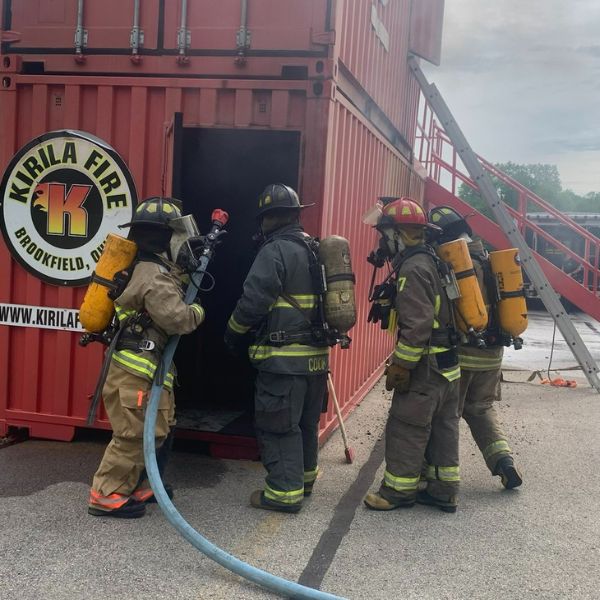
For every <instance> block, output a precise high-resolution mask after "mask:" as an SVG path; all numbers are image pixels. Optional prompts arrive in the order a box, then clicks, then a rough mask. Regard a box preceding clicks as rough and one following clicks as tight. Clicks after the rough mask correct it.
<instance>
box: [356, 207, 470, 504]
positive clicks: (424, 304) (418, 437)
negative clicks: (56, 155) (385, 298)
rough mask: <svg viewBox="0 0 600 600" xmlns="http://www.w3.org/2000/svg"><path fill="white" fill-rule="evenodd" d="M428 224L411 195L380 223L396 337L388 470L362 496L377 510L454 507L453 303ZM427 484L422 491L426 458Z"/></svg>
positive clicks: (456, 372)
mask: <svg viewBox="0 0 600 600" xmlns="http://www.w3.org/2000/svg"><path fill="white" fill-rule="evenodd" d="M428 227H430V226H429V225H428V223H427V220H426V216H425V214H424V212H423V210H422V209H421V207H420V206H419V205H418V204H417V203H416V202H415V201H413V200H411V199H410V198H401V199H399V200H395V201H392V202H390V203H388V204H387V205H385V206H384V207H383V210H382V216H381V217H380V218H379V222H378V224H377V229H378V231H379V232H380V234H381V235H382V238H383V243H382V244H381V245H380V247H381V248H385V249H386V250H385V252H386V253H387V258H388V259H389V260H391V264H392V268H393V269H394V271H395V273H396V293H395V300H394V307H395V313H396V319H397V329H398V331H397V343H396V347H395V350H394V353H393V354H392V356H391V358H390V362H389V365H388V367H387V369H386V389H388V390H394V395H393V397H392V406H391V408H390V413H389V416H388V421H387V425H386V433H385V440H386V442H385V443H386V447H385V461H386V467H385V473H384V478H383V481H382V483H381V486H380V488H379V491H378V492H376V493H370V494H367V496H366V497H365V499H364V502H365V504H366V505H367V507H368V508H371V509H373V510H392V509H395V508H399V507H410V506H413V505H414V504H415V502H418V503H420V504H428V505H432V506H437V507H439V508H440V509H441V510H443V511H445V512H455V511H456V507H457V492H458V485H459V480H460V477H459V467H458V422H459V414H458V389H459V388H458V385H459V378H460V368H459V366H458V356H457V352H456V347H455V336H456V334H455V330H454V324H453V314H452V306H451V303H450V301H449V299H448V297H447V294H446V291H445V288H444V286H443V281H444V280H443V279H442V276H441V274H440V273H441V272H440V269H441V266H440V264H439V259H438V258H437V256H436V255H435V252H434V251H433V249H432V248H431V247H430V246H428V245H427V244H426V243H425V233H426V229H427V228H428ZM425 460H426V461H427V464H428V468H427V473H426V477H427V487H426V489H424V490H422V491H419V492H417V490H418V485H419V481H420V478H421V471H422V466H423V463H424V461H425Z"/></svg>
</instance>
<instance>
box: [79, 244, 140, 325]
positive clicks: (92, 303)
mask: <svg viewBox="0 0 600 600" xmlns="http://www.w3.org/2000/svg"><path fill="white" fill-rule="evenodd" d="M136 252H137V246H136V244H135V242H132V241H131V240H127V239H125V238H123V237H121V236H120V235H116V234H113V233H109V234H108V237H107V238H106V243H105V245H104V250H103V251H102V255H101V256H100V260H98V264H97V265H96V270H95V271H94V274H93V275H92V281H91V283H90V285H89V287H88V289H87V292H86V293H85V296H84V298H83V303H82V305H81V308H80V309H79V320H80V321H81V325H82V326H83V328H84V329H85V330H86V331H89V332H91V333H100V332H102V331H104V330H105V329H106V328H107V327H108V325H109V324H110V321H111V319H112V316H113V313H114V310H115V308H114V304H113V301H112V299H111V298H110V297H109V296H108V294H109V292H110V291H111V289H112V288H113V287H114V284H113V278H114V276H115V275H116V274H117V273H119V272H121V271H123V270H125V269H127V267H129V265H130V264H131V263H132V262H133V259H134V258H135V254H136Z"/></svg>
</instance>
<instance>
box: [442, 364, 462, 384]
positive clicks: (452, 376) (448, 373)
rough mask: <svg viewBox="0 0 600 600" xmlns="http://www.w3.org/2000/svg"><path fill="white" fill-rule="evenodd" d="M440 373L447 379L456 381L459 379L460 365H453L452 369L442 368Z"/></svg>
mask: <svg viewBox="0 0 600 600" xmlns="http://www.w3.org/2000/svg"><path fill="white" fill-rule="evenodd" d="M442 375H443V376H444V377H445V378H446V379H447V380H448V381H456V380H457V379H460V367H453V368H452V369H442Z"/></svg>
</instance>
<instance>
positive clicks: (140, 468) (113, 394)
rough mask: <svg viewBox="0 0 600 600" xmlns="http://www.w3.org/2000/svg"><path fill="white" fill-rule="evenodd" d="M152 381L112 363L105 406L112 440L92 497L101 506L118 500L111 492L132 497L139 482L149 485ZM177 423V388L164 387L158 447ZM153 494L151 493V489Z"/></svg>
mask: <svg viewBox="0 0 600 600" xmlns="http://www.w3.org/2000/svg"><path fill="white" fill-rule="evenodd" d="M150 388H151V383H150V382H149V381H147V380H146V379H143V378H141V377H137V376H136V375H133V374H131V373H128V372H127V371H125V370H123V369H121V368H120V367H119V366H117V365H116V364H115V363H114V362H113V363H112V364H111V365H110V368H109V371H108V376H107V378H106V383H105V384H104V388H103V390H102V396H103V399H104V406H105V408H106V412H107V413H108V418H109V420H110V424H111V425H112V429H113V436H112V440H111V441H110V443H109V444H108V446H107V448H106V450H105V451H104V456H103V457H102V461H101V462H100V466H99V467H98V470H97V471H96V474H95V475H94V481H93V483H92V492H91V499H92V500H93V504H94V505H95V506H97V507H99V508H107V509H110V508H112V507H114V506H111V505H116V504H117V503H118V501H119V500H118V499H113V501H112V502H109V501H108V500H106V502H105V504H106V506H104V505H103V498H106V499H108V497H110V496H111V495H118V496H120V497H129V496H130V495H131V494H132V493H133V492H134V490H136V488H138V486H140V484H141V487H148V484H147V482H146V481H144V482H141V481H140V479H142V478H143V477H145V471H144V448H143V445H144V442H143V434H144V417H145V413H146V411H145V408H146V405H147V403H148V399H149V391H150ZM174 424H175V403H174V399H173V392H172V391H168V390H166V389H164V388H163V391H162V396H161V398H160V403H159V409H158V415H157V417H156V447H157V449H159V448H160V447H161V446H162V444H163V442H164V441H165V439H166V438H167V436H168V434H169V430H170V428H171V427H172V426H173V425H174ZM148 495H150V493H148Z"/></svg>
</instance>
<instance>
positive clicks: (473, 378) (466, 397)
mask: <svg viewBox="0 0 600 600" xmlns="http://www.w3.org/2000/svg"><path fill="white" fill-rule="evenodd" d="M429 220H430V222H432V223H434V224H435V225H438V226H439V227H441V228H442V230H443V233H442V235H441V237H440V238H439V242H440V243H444V242H450V241H453V240H455V239H457V238H460V237H463V238H464V239H466V240H467V242H468V247H469V254H470V255H471V259H472V260H473V268H474V269H475V274H476V275H477V280H478V282H479V287H480V288H481V292H482V295H483V299H484V302H485V304H486V308H487V310H488V314H489V315H490V321H489V323H488V330H487V335H486V339H485V341H486V347H485V348H479V347H477V346H475V345H473V344H470V343H468V342H465V343H463V344H461V346H460V348H459V360H460V368H461V373H462V376H461V380H460V411H461V414H462V416H463V418H464V419H465V421H466V422H467V424H468V425H469V428H470V429H471V433H472V435H473V438H474V439H475V442H476V443H477V445H478V446H479V449H480V450H481V453H482V455H483V458H484V459H485V462H486V464H487V466H488V468H489V470H490V471H491V473H492V475H498V476H500V478H501V481H502V485H503V486H504V487H505V488H507V489H512V488H515V487H518V486H520V485H521V484H522V483H523V480H522V477H521V474H520V472H519V470H518V469H517V467H516V466H515V463H514V459H513V457H512V451H511V449H510V446H509V444H508V440H507V439H506V435H505V433H504V432H503V431H502V428H501V426H500V423H499V422H498V414H497V412H496V409H495V407H494V404H495V402H497V401H499V400H500V399H501V388H500V379H501V375H502V356H503V354H504V347H503V339H502V335H501V333H500V331H499V328H498V322H497V314H496V311H495V309H494V306H493V305H492V297H491V296H492V293H493V290H494V288H495V286H494V283H493V281H490V278H491V277H492V274H491V269H490V265H489V258H488V253H487V251H486V250H485V248H484V246H483V243H482V241H481V240H480V239H473V238H472V235H473V231H472V229H471V227H470V226H469V224H468V223H467V222H466V220H465V218H463V217H462V216H461V215H459V214H458V213H457V212H456V211H455V210H454V209H452V208H450V207H448V206H439V207H436V208H433V209H431V210H430V211H429Z"/></svg>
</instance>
